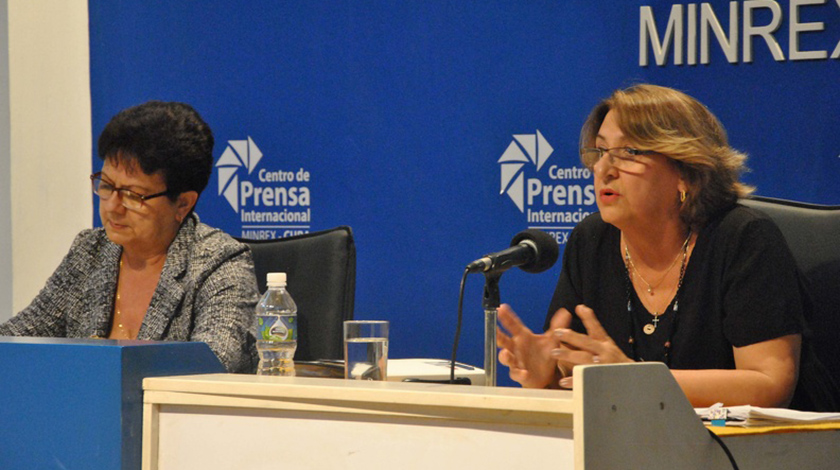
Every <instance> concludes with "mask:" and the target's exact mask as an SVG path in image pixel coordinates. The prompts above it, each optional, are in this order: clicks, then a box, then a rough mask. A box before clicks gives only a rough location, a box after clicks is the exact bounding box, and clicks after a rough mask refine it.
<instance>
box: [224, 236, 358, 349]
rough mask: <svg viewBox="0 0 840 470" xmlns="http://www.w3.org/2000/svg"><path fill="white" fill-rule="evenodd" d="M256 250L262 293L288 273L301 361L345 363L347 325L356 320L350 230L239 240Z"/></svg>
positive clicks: (354, 253) (353, 245) (353, 246)
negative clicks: (270, 280) (269, 278)
mask: <svg viewBox="0 0 840 470" xmlns="http://www.w3.org/2000/svg"><path fill="white" fill-rule="evenodd" d="M239 241H241V242H243V243H246V244H247V245H248V246H249V247H250V248H251V253H252V255H253V258H254V271H255V272H256V275H257V283H258V285H259V288H260V292H265V290H266V275H267V274H268V273H270V272H285V273H286V275H287V278H288V281H287V282H288V285H287V289H288V291H289V293H290V294H291V295H292V298H293V299H294V300H295V304H297V307H298V328H299V330H298V347H297V351H296V352H295V360H297V361H314V360H320V359H342V358H343V357H344V347H343V344H342V328H343V323H344V320H351V319H352V318H353V304H354V301H355V294H356V244H355V242H354V240H353V232H352V230H351V229H350V227H346V226H341V227H336V228H334V229H330V230H324V231H320V232H313V233H307V234H304V235H298V236H294V237H288V238H279V239H274V240H248V239H239Z"/></svg>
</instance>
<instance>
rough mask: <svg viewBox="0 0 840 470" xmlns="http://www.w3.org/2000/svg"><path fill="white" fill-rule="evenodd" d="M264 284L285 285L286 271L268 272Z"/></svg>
mask: <svg viewBox="0 0 840 470" xmlns="http://www.w3.org/2000/svg"><path fill="white" fill-rule="evenodd" d="M266 285H268V286H273V287H285V286H286V273H268V275H267V276H266Z"/></svg>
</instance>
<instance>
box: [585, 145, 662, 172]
mask: <svg viewBox="0 0 840 470" xmlns="http://www.w3.org/2000/svg"><path fill="white" fill-rule="evenodd" d="M655 153H657V152H655V151H653V150H639V149H636V148H633V147H614V148H611V149H605V148H599V147H584V148H582V149H580V157H581V161H583V164H584V165H586V167H587V168H589V169H590V170H591V169H592V168H593V167H594V166H595V164H596V163H598V161H600V160H601V158H602V157H603V156H604V155H605V154H606V155H607V156H609V159H610V165H612V166H614V167H616V168H618V169H619V170H624V171H630V172H640V171H644V169H645V163H644V162H641V161H639V159H638V157H640V156H642V155H652V154H655Z"/></svg>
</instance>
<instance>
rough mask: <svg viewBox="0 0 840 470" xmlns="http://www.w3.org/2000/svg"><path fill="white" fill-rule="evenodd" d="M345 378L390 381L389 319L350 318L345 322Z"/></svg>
mask: <svg viewBox="0 0 840 470" xmlns="http://www.w3.org/2000/svg"><path fill="white" fill-rule="evenodd" d="M344 378H346V379H354V380H387V378H388V322H387V321H382V320H347V321H345V322H344Z"/></svg>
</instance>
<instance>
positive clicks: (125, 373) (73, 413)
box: [0, 337, 224, 470]
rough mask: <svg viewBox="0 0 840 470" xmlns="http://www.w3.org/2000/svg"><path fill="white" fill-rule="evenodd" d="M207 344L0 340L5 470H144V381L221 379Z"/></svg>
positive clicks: (0, 447) (0, 435) (0, 458)
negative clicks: (213, 374) (157, 378)
mask: <svg viewBox="0 0 840 470" xmlns="http://www.w3.org/2000/svg"><path fill="white" fill-rule="evenodd" d="M223 371H224V367H222V365H221V363H220V362H219V360H218V359H217V358H216V356H215V355H214V354H213V352H212V351H211V350H210V348H209V347H208V346H207V345H206V344H204V343H174V342H168V343H167V342H150V341H122V340H120V341H114V340H102V339H90V340H80V339H58V338H12V337H0V402H1V403H2V404H0V468H2V469H53V468H55V469H85V470H96V469H102V470H114V469H122V470H135V469H139V468H140V464H141V462H140V455H141V449H142V448H141V444H142V440H141V435H142V418H143V409H142V406H143V403H142V402H143V389H142V380H143V378H145V377H151V376H159V375H173V374H190V373H210V372H223Z"/></svg>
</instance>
